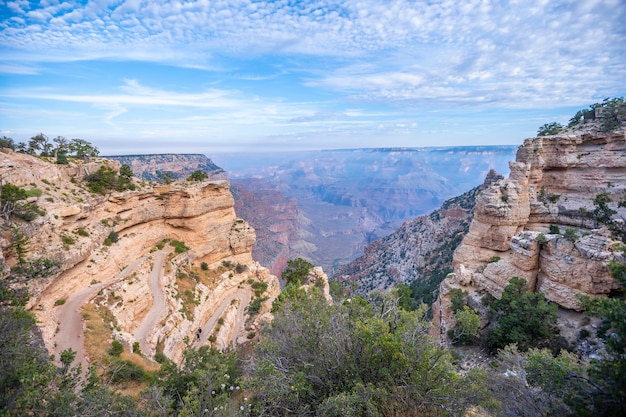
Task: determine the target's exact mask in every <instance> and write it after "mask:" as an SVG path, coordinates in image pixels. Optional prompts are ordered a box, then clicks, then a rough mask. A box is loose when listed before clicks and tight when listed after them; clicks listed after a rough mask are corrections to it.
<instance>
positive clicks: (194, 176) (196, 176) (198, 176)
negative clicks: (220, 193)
mask: <svg viewBox="0 0 626 417" xmlns="http://www.w3.org/2000/svg"><path fill="white" fill-rule="evenodd" d="M208 178H209V174H207V173H206V172H204V171H201V170H199V169H198V170H196V171H194V172H192V173H191V175H190V176H189V177H187V181H191V182H201V181H204V180H206V179H208Z"/></svg>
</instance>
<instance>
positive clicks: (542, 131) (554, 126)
mask: <svg viewBox="0 0 626 417" xmlns="http://www.w3.org/2000/svg"><path fill="white" fill-rule="evenodd" d="M561 130H563V125H562V124H560V123H557V122H552V123H546V124H545V125H543V126H541V127H540V128H539V130H538V131H537V136H548V135H556V134H557V133H559V132H560V131H561Z"/></svg>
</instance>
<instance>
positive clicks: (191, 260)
mask: <svg viewBox="0 0 626 417" xmlns="http://www.w3.org/2000/svg"><path fill="white" fill-rule="evenodd" d="M103 164H104V165H109V166H111V167H112V168H114V169H117V168H119V163H118V162H116V161H108V160H103V159H100V160H93V161H92V162H90V163H89V164H71V165H69V166H58V165H55V164H52V163H49V162H46V161H44V160H41V159H39V158H36V157H32V156H29V155H23V154H18V153H13V152H2V153H0V176H1V177H2V178H3V180H4V183H7V182H10V183H12V184H14V185H17V186H20V187H23V188H25V189H37V190H39V191H40V192H41V194H40V195H39V196H38V197H35V198H33V202H34V203H36V204H37V205H38V206H39V207H40V208H42V209H43V210H44V211H45V214H44V215H42V216H39V217H37V218H36V219H34V220H33V221H31V222H28V223H26V222H23V221H20V220H15V219H12V220H11V221H12V222H13V224H14V225H16V226H18V227H20V229H21V230H23V231H24V233H25V234H26V235H27V236H28V238H29V246H28V247H29V252H28V254H27V259H28V260H34V259H41V258H46V259H50V260H53V261H55V262H56V263H58V265H59V266H58V267H57V268H55V269H54V270H53V271H51V272H52V273H51V274H50V275H48V276H46V277H42V278H38V279H33V280H31V281H30V286H29V290H30V292H31V294H32V297H31V300H30V303H29V305H28V308H30V309H31V310H32V311H33V313H35V314H36V316H37V318H38V320H39V325H40V327H41V329H42V334H43V337H44V340H45V342H46V345H47V347H48V349H49V350H50V352H51V353H58V352H57V350H59V349H60V348H61V347H60V344H59V343H58V342H59V341H58V340H57V338H59V337H60V336H59V334H61V333H63V332H65V331H68V329H67V327H68V326H69V324H68V323H69V319H67V321H66V319H65V318H60V317H66V316H64V315H61V314H60V312H61V310H62V309H63V308H64V305H63V304H65V303H66V302H67V304H70V303H71V302H72V301H76V302H77V303H78V304H77V307H76V314H78V315H80V314H81V313H80V308H81V307H83V308H84V307H85V306H86V305H87V304H89V303H91V304H93V305H95V307H96V308H97V309H98V310H99V311H101V312H102V311H105V310H106V311H108V312H110V314H111V315H112V317H113V321H112V322H111V326H112V327H113V328H114V329H115V330H114V332H113V337H115V338H116V339H118V340H120V341H122V342H124V344H125V345H127V348H128V349H129V350H130V348H131V346H132V345H133V344H134V343H135V342H138V343H139V346H140V350H141V352H142V354H144V355H145V356H147V357H148V358H151V357H153V355H154V354H155V353H156V352H157V350H158V351H159V352H162V353H164V354H165V355H166V356H168V357H170V358H172V359H173V360H175V361H180V360H181V358H182V352H183V350H184V349H185V347H186V344H187V343H193V342H194V336H195V333H194V332H195V331H196V329H197V328H200V327H203V326H208V324H207V323H209V322H211V321H212V320H213V321H214V322H215V324H214V325H213V327H210V326H209V327H210V328H209V327H207V333H209V334H206V335H205V337H204V339H203V340H202V341H198V342H202V343H213V344H214V345H215V346H217V347H222V348H223V347H227V346H231V345H233V344H237V343H243V342H245V341H246V340H248V339H247V337H246V336H248V335H250V334H251V333H250V332H253V331H254V330H255V329H257V328H258V323H257V320H258V319H259V317H262V316H263V315H264V314H266V313H267V312H268V311H269V309H270V308H271V302H272V300H273V299H274V298H275V297H276V296H277V295H278V294H279V292H280V288H279V283H278V279H277V278H276V277H275V276H273V275H271V274H270V273H269V271H268V270H267V269H265V268H263V267H262V266H261V265H259V264H258V263H256V262H254V261H253V260H252V256H251V250H252V246H253V245H254V243H255V232H254V229H253V228H252V227H250V225H248V223H246V222H245V221H244V220H242V219H239V218H237V217H236V215H235V211H234V207H233V206H234V200H233V197H232V195H231V193H230V189H229V184H228V182H227V181H210V180H209V181H203V182H196V183H184V182H175V183H173V184H170V185H167V186H161V185H158V184H154V183H147V182H145V181H144V182H141V183H140V182H139V181H137V182H136V186H137V189H136V190H134V191H124V192H111V193H109V194H107V195H95V194H92V193H91V192H89V191H88V190H86V188H85V187H84V185H83V184H82V182H81V181H82V178H83V176H84V175H85V173H90V172H95V171H96V170H97V169H99V167H100V166H101V165H103ZM5 225H6V222H5ZM177 242H179V243H181V244H182V245H183V246H180V245H178V244H177ZM10 244H11V243H10V235H9V236H6V237H4V238H3V239H2V256H0V259H2V260H3V266H7V267H10V266H13V265H15V264H16V262H17V259H16V258H15V254H14V253H13V252H14V251H9V250H8V249H9V248H10ZM177 245H178V246H177ZM5 270H6V269H5ZM255 283H256V284H255ZM258 283H264V288H265V289H264V291H263V293H262V294H259V295H258V296H257V295H256V294H255V290H256V291H257V292H258V285H260V284H258ZM253 286H256V289H255V288H253ZM81 294H82V295H81ZM78 295H81V297H83V298H81V300H78V301H77V300H76V297H78ZM256 297H259V298H260V297H267V298H266V299H265V301H264V302H262V303H261V306H260V309H259V311H258V315H256V316H255V317H250V316H249V315H248V314H245V307H247V305H248V304H249V303H250V302H251V301H253V300H254V298H256ZM155 308H156V310H158V311H153V310H154V309H155ZM68 314H69V315H70V316H71V315H72V314H73V313H72V312H71V311H70V312H69V313H68ZM102 314H104V313H102ZM107 314H108V313H107ZM216 315H219V317H217V316H216ZM74 318H75V317H74ZM92 319H93V317H92ZM218 319H221V320H219V322H220V323H219V324H217V322H218ZM80 320H81V317H80V316H79V318H78V323H79V324H78V325H77V326H76V327H77V328H75V329H72V330H71V332H70V334H71V335H72V336H71V337H73V338H77V337H78V338H82V337H83V333H84V330H85V329H84V328H83V324H80V323H82V322H81V321H80ZM109 320H111V318H110V317H109ZM146 320H151V321H152V322H151V323H150V325H146V324H144V322H145V321H146ZM87 325H88V326H89V323H87ZM142 326H143V327H142ZM218 327H219V328H218ZM59 329H61V332H59ZM210 335H214V336H215V337H214V338H211V339H210V340H209V336H210ZM68 338H69V337H68ZM81 340H82V339H81ZM102 343H103V344H105V345H108V346H110V343H111V340H110V339H109V340H103V341H102ZM69 347H72V348H75V347H74V346H73V345H71V346H69ZM75 350H76V349H75ZM86 355H87V356H88V355H89V352H87V353H86ZM85 369H86V368H85Z"/></svg>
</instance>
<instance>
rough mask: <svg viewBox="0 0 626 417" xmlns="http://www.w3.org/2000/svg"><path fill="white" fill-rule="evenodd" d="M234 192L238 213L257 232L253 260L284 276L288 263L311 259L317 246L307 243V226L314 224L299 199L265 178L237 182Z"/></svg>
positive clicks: (235, 181)
mask: <svg viewBox="0 0 626 417" xmlns="http://www.w3.org/2000/svg"><path fill="white" fill-rule="evenodd" d="M231 192H232V193H233V197H234V198H235V212H236V213H237V215H239V216H241V217H242V218H245V219H246V221H248V222H249V223H250V224H251V225H252V226H253V227H254V229H255V230H256V237H257V244H255V245H254V247H253V248H252V257H253V258H254V259H255V260H256V261H258V262H260V263H261V264H262V265H265V266H266V267H267V268H268V269H269V270H270V272H271V273H272V274H274V275H276V276H280V274H281V272H282V271H283V270H284V269H285V266H286V265H287V261H289V260H290V259H295V258H298V257H304V258H310V255H311V254H312V253H313V252H314V251H315V246H314V245H313V244H311V243H309V242H307V241H306V237H307V234H306V233H304V229H303V224H306V223H310V220H308V219H307V218H306V217H305V216H304V214H303V213H302V211H301V210H300V208H299V206H298V202H297V200H296V199H295V198H287V197H286V196H285V195H284V194H283V193H281V192H280V191H278V190H276V189H275V188H274V186H273V185H272V184H271V183H269V182H267V181H265V180H263V179H254V178H251V179H247V180H233V182H232V183H231Z"/></svg>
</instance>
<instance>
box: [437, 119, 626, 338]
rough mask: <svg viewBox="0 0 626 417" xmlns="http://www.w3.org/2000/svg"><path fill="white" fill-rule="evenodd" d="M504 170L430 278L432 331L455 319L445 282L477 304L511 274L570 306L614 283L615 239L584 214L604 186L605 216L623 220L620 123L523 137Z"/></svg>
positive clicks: (625, 167) (625, 180)
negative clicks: (435, 282) (443, 270)
mask: <svg viewBox="0 0 626 417" xmlns="http://www.w3.org/2000/svg"><path fill="white" fill-rule="evenodd" d="M510 170H511V173H510V175H509V177H508V178H507V179H501V180H499V181H496V182H494V183H493V184H491V185H490V186H489V187H487V188H486V189H485V190H483V191H482V192H481V193H480V194H479V195H478V197H477V199H476V208H475V212H474V219H473V221H472V223H471V225H470V228H469V232H468V234H467V235H466V236H465V238H464V239H463V241H462V243H461V245H460V246H459V247H458V248H457V250H456V251H455V253H454V259H453V264H454V271H453V273H451V274H450V275H448V277H447V278H446V279H445V280H444V281H443V282H442V284H441V286H440V293H439V298H438V300H437V302H436V303H435V304H434V305H433V316H434V324H435V328H436V329H437V333H438V334H439V335H441V337H442V338H445V333H446V330H447V329H449V328H451V327H452V326H453V325H454V321H455V319H454V315H453V314H452V311H451V308H450V307H451V306H450V300H449V293H450V290H451V289H453V288H460V289H462V290H464V291H467V292H468V293H469V294H470V295H469V301H470V305H471V306H475V307H476V308H477V309H479V310H480V308H479V307H478V306H479V305H480V299H481V297H482V296H483V295H485V294H487V293H489V294H491V295H492V296H495V297H500V295H501V294H502V291H503V289H504V287H505V286H506V285H507V284H508V282H509V280H510V279H511V278H512V277H520V278H523V279H525V280H526V281H527V283H528V289H529V290H530V291H541V292H543V293H544V294H545V296H546V298H547V299H549V300H551V301H553V302H555V303H557V304H558V305H559V306H560V307H562V308H563V309H567V310H575V311H577V310H580V309H581V305H580V303H579V296H581V295H590V296H595V295H609V294H610V293H611V291H613V290H615V289H617V285H616V283H615V280H614V279H613V278H612V277H611V276H610V275H609V270H608V263H609V262H610V260H611V259H614V258H618V259H621V257H622V254H621V250H620V249H619V247H620V245H619V242H618V241H616V239H615V238H614V237H613V236H612V234H611V232H610V231H609V230H608V229H607V227H606V225H603V224H602V223H601V222H599V221H598V220H597V216H594V214H593V213H594V210H596V209H597V206H596V204H594V199H595V198H596V196H598V195H599V194H604V193H606V196H608V197H609V199H610V200H611V202H609V203H608V206H609V208H610V209H611V210H615V211H616V214H614V215H613V218H612V221H613V224H616V225H620V224H621V225H622V227H623V224H624V219H625V218H626V210H625V209H624V208H621V207H618V202H619V201H622V200H624V199H625V198H626V136H625V133H624V128H623V127H622V128H621V129H619V130H615V131H613V132H609V133H604V132H600V131H598V129H592V128H586V129H585V130H577V131H573V130H568V131H566V132H565V133H563V134H558V135H554V136H542V137H537V138H532V139H526V140H525V141H524V143H523V145H522V146H520V148H519V149H518V151H517V155H516V160H515V162H511V164H510Z"/></svg>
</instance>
